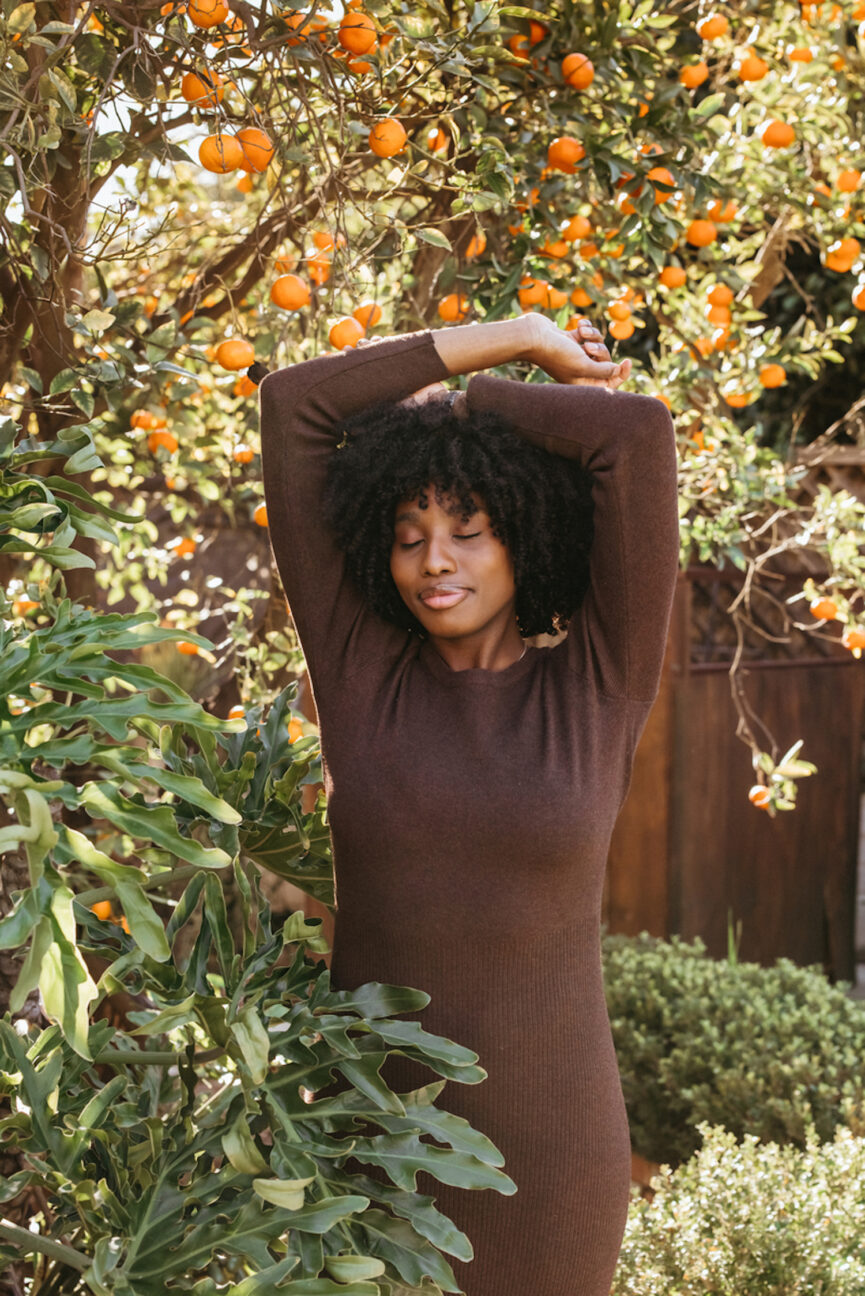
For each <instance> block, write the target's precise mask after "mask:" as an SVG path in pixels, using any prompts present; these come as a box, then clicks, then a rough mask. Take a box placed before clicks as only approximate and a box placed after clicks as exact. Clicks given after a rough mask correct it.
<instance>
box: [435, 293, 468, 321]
mask: <svg viewBox="0 0 865 1296" xmlns="http://www.w3.org/2000/svg"><path fill="white" fill-rule="evenodd" d="M438 313H439V316H440V318H441V319H443V320H445V321H446V322H447V323H449V324H451V323H453V322H454V321H456V322H461V321H462V320H464V319H465V317H466V315H468V313H469V299H468V297H466V296H465V294H464V293H448V295H447V297H442V299H441V301H440V302H439V305H438Z"/></svg>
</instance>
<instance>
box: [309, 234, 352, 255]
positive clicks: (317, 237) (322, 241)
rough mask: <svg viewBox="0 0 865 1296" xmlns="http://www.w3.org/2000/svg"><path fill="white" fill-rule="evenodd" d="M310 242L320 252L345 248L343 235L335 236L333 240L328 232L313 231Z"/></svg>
mask: <svg viewBox="0 0 865 1296" xmlns="http://www.w3.org/2000/svg"><path fill="white" fill-rule="evenodd" d="M312 241H313V243H314V244H315V246H316V247H317V248H318V250H319V251H320V252H333V250H334V248H335V247H337V246H339V247H345V235H344V234H337V236H336V239H334V237H333V235H332V234H331V232H330V230H315V231H314V232H313V235H312Z"/></svg>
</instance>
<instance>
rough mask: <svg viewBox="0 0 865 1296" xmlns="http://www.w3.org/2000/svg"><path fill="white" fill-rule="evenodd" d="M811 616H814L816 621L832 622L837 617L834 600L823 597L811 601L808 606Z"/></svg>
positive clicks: (836, 606)
mask: <svg viewBox="0 0 865 1296" xmlns="http://www.w3.org/2000/svg"><path fill="white" fill-rule="evenodd" d="M809 606H810V608H811V615H812V616H815V617H816V618H817V620H818V621H834V620H835V618H836V616H837V615H838V604H837V603H836V602H835V600H834V599H832V598H828V597H826V596H825V595H824V596H822V597H820V598H815V599H812V601H811V603H810V604H809Z"/></svg>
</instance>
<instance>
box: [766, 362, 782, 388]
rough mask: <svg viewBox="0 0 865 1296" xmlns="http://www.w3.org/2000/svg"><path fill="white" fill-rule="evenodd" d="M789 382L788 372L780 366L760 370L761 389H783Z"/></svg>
mask: <svg viewBox="0 0 865 1296" xmlns="http://www.w3.org/2000/svg"><path fill="white" fill-rule="evenodd" d="M786 381H787V370H786V369H785V368H784V366H783V365H780V364H774V363H773V364H767V365H763V367H762V369H761V370H760V386H761V387H783V386H784V384H785V383H786Z"/></svg>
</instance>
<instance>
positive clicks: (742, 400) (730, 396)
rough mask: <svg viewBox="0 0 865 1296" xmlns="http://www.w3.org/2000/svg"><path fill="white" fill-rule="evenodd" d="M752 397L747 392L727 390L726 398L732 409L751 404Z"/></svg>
mask: <svg viewBox="0 0 865 1296" xmlns="http://www.w3.org/2000/svg"><path fill="white" fill-rule="evenodd" d="M751 399H752V398H751V397H750V396H749V395H748V394H747V393H746V392H727V394H726V395H725V396H724V400H725V401H726V402H727V404H728V405H729V406H730V407H731V408H732V409H744V408H745V406H746V405H750V403H751Z"/></svg>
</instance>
